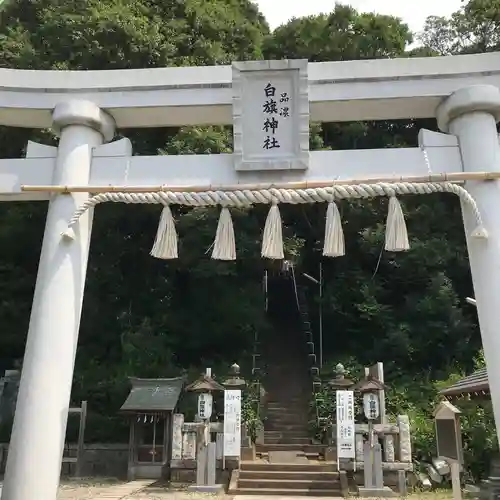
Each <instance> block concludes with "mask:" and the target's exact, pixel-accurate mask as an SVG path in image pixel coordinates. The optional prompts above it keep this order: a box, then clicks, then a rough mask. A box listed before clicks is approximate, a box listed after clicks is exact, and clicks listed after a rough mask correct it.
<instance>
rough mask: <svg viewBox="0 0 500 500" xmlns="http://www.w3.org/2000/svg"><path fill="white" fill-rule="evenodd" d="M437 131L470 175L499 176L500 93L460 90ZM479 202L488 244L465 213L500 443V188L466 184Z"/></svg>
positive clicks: (443, 108)
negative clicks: (453, 142)
mask: <svg viewBox="0 0 500 500" xmlns="http://www.w3.org/2000/svg"><path fill="white" fill-rule="evenodd" d="M437 118H438V125H439V127H440V129H441V130H442V131H443V132H449V133H451V134H454V135H455V136H456V137H457V138H458V142H459V146H460V152H461V155H462V162H463V168H464V171H465V172H480V171H487V172H500V145H499V139H498V134H497V128H496V124H497V122H498V121H500V90H499V89H498V87H495V86H491V85H477V86H472V87H467V88H463V89H460V90H458V91H457V92H455V93H453V94H452V95H451V96H450V97H448V98H447V99H446V100H445V101H444V102H443V103H442V104H441V105H440V106H439V108H438V112H437ZM465 188H466V189H467V191H469V192H470V194H471V195H472V196H473V197H474V199H475V200H476V202H477V204H478V207H479V210H480V211H481V215H482V217H483V221H484V226H485V227H486V229H487V231H488V239H480V238H472V237H470V235H471V234H472V231H473V229H474V221H473V220H472V217H470V214H469V213H468V211H467V210H463V211H462V213H463V216H464V225H465V234H466V236H467V248H468V251H469V261H470V267H471V271H472V281H473V285H474V293H475V297H476V300H477V312H478V316H479V325H480V329H481V336H482V341H483V348H484V355H485V358H486V366H487V370H488V381H489V385H490V391H491V400H492V403H493V411H494V414H495V422H496V428H497V435H498V436H499V438H500V355H499V353H500V321H499V313H500V182H499V181H487V182H484V181H481V182H472V181H469V182H467V183H466V185H465Z"/></svg>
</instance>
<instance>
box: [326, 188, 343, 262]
mask: <svg viewBox="0 0 500 500" xmlns="http://www.w3.org/2000/svg"><path fill="white" fill-rule="evenodd" d="M323 255H324V256H325V257H341V256H343V255H345V242H344V232H343V231H342V220H341V217H340V212H339V208H338V206H337V204H336V203H335V185H333V186H332V188H331V194H330V195H329V196H328V208H327V210H326V222H325V241H324V243H323Z"/></svg>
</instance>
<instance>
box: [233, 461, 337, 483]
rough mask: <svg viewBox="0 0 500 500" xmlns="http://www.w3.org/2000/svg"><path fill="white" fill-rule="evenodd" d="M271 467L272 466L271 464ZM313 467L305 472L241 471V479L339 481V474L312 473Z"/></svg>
mask: <svg viewBox="0 0 500 500" xmlns="http://www.w3.org/2000/svg"><path fill="white" fill-rule="evenodd" d="M269 465H271V464H269ZM310 467H311V466H310V465H306V466H305V467H304V470H298V471H297V470H267V469H262V470H244V469H242V470H240V475H239V479H240V480H242V479H272V480H283V481H290V480H294V479H301V480H307V481H338V480H339V473H338V472H329V471H319V472H318V471H316V470H313V471H310V470H305V469H306V468H307V469H309V468H310Z"/></svg>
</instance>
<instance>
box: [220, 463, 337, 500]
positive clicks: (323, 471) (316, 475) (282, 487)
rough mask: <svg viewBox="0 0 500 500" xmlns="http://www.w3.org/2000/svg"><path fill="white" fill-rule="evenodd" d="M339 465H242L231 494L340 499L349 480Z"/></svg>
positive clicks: (236, 472) (230, 490)
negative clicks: (340, 471) (337, 468)
mask: <svg viewBox="0 0 500 500" xmlns="http://www.w3.org/2000/svg"><path fill="white" fill-rule="evenodd" d="M335 469H336V465H334V464H327V463H320V462H317V463H309V461H306V463H289V464H272V463H269V462H267V461H256V462H242V463H241V464H240V470H239V471H235V473H234V476H233V478H232V481H231V483H233V484H234V485H235V486H237V487H236V488H232V487H231V485H230V489H229V493H230V494H239V495H260V496H264V495H281V496H287V497H293V496H314V497H338V496H340V495H341V494H342V493H345V496H347V489H346V490H345V492H344V487H343V484H345V487H346V488H347V478H346V477H345V475H344V474H339V473H338V472H337V471H336V470H335Z"/></svg>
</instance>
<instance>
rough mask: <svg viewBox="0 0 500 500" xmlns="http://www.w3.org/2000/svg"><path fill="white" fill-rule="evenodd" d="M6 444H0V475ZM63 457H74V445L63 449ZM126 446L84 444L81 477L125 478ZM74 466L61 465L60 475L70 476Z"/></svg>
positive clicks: (5, 457)
mask: <svg viewBox="0 0 500 500" xmlns="http://www.w3.org/2000/svg"><path fill="white" fill-rule="evenodd" d="M7 448H8V444H0V473H1V474H3V473H4V471H5V464H6V459H7ZM65 456H70V457H75V456H76V445H69V447H66V448H65ZM127 464H128V444H122V443H116V444H99V443H96V444H86V445H85V451H84V454H83V466H82V476H84V477H93V476H97V477H116V478H126V477H127ZM74 467H75V464H62V474H63V475H72V474H73V472H74Z"/></svg>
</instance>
